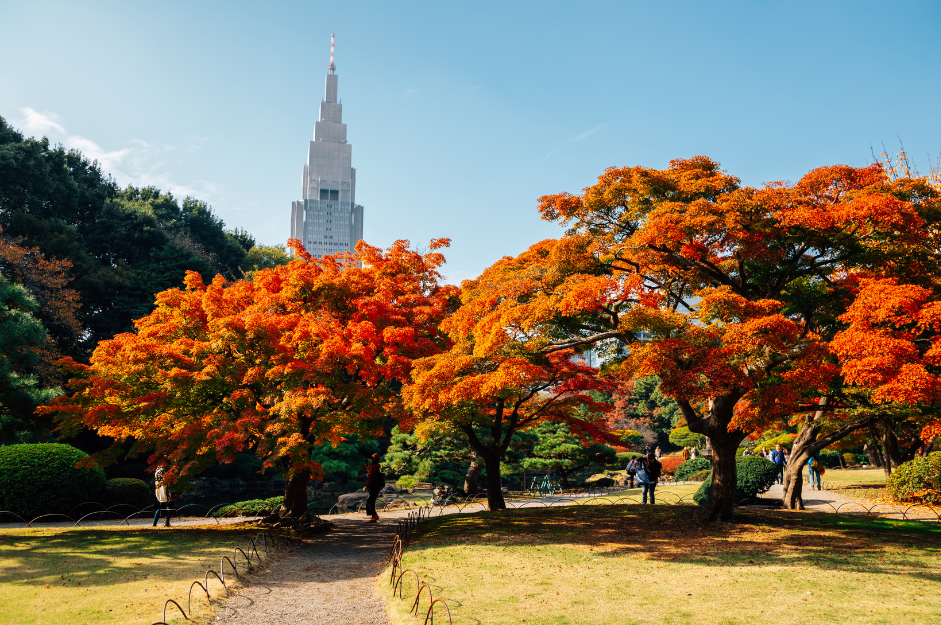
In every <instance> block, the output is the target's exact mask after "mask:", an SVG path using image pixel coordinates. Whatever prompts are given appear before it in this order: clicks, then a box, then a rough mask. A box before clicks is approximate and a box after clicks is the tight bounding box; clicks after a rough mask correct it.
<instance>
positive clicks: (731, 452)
mask: <svg viewBox="0 0 941 625" xmlns="http://www.w3.org/2000/svg"><path fill="white" fill-rule="evenodd" d="M744 438H745V434H744V433H743V432H741V431H739V430H736V431H735V432H729V431H727V430H726V431H725V432H724V433H723V432H714V433H713V435H710V436H709V443H710V446H711V447H712V490H711V494H710V496H709V499H708V500H707V501H706V503H705V504H703V505H702V506H701V507H700V508H699V509H698V510H697V518H699V520H700V521H704V522H708V523H712V522H715V521H731V520H732V516H733V513H732V509H733V507H734V506H735V488H736V485H737V482H738V473H737V471H736V467H735V456H736V452H737V451H738V445H739V443H741V442H742V440H743V439H744Z"/></svg>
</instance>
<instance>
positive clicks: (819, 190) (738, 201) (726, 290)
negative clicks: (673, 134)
mask: <svg viewBox="0 0 941 625" xmlns="http://www.w3.org/2000/svg"><path fill="white" fill-rule="evenodd" d="M540 210H541V211H542V214H543V217H544V218H545V219H548V220H552V221H561V222H563V223H565V224H569V225H570V226H571V228H570V230H569V233H568V235H567V237H566V238H568V239H576V240H578V239H582V240H586V241H587V245H586V246H585V251H586V253H587V254H588V255H590V256H591V258H593V259H594V261H595V265H594V266H593V267H592V264H591V263H590V262H588V261H587V260H584V259H583V260H580V261H579V262H578V263H574V262H571V261H569V262H565V263H556V265H555V267H556V269H555V271H556V272H557V273H558V274H560V276H561V277H560V278H559V280H558V283H559V285H560V289H559V290H560V291H563V290H564V291H565V292H567V293H575V292H578V291H579V289H580V288H583V289H591V290H592V291H597V290H598V288H599V287H601V285H604V286H603V289H604V290H603V292H602V296H601V297H598V298H596V299H595V300H594V301H592V299H591V298H584V299H582V300H581V301H582V303H583V304H584V305H581V306H571V307H569V309H568V310H566V311H565V312H564V318H563V319H556V320H555V321H556V327H557V328H558V329H559V334H560V335H561V334H564V333H566V332H567V333H568V336H559V337H558V338H557V340H556V341H555V342H554V343H553V344H552V345H550V346H549V349H550V350H551V349H565V348H571V347H574V346H581V345H585V344H589V343H591V344H595V343H603V342H604V341H609V342H614V343H615V344H616V345H615V348H612V349H611V350H610V354H611V355H612V358H611V360H610V361H609V364H608V367H609V368H610V369H612V370H615V369H617V370H619V371H620V372H621V374H622V375H624V376H625V377H628V378H629V377H636V376H644V375H658V376H660V378H661V379H662V380H663V382H662V384H661V387H660V389H661V391H662V392H663V393H664V394H665V395H668V396H671V397H673V398H675V399H676V401H677V403H678V405H679V407H680V409H681V411H682V412H683V415H684V418H685V420H686V423H687V425H688V427H689V429H690V430H691V431H692V432H695V433H698V434H703V435H705V436H706V437H708V439H709V442H710V443H711V447H712V453H713V457H712V462H713V472H712V480H713V481H712V489H711V496H710V498H709V500H708V502H707V503H706V504H705V505H704V506H703V507H702V508H701V510H700V516H701V518H702V519H704V520H707V521H711V520H716V519H722V520H728V519H730V518H731V517H732V507H733V504H734V498H735V485H736V477H735V472H736V468H735V455H736V450H737V448H738V445H739V443H740V442H741V441H742V440H743V439H744V437H745V436H747V435H748V434H749V433H751V432H756V431H761V430H764V429H766V428H767V427H769V426H771V425H773V424H777V423H780V422H781V421H782V420H783V419H785V418H787V417H789V416H791V415H792V414H793V413H795V412H796V411H800V410H801V409H802V408H805V407H806V405H807V403H808V401H816V398H819V397H820V396H821V395H823V394H826V392H827V390H828V388H829V385H830V383H831V381H832V380H833V379H834V377H835V376H836V375H837V374H838V373H839V368H838V367H837V365H836V362H835V360H834V358H833V357H832V354H831V351H830V350H829V341H830V340H831V339H832V338H833V336H834V335H835V332H836V331H838V330H839V327H840V324H839V322H838V321H837V318H838V317H839V316H840V315H841V314H843V312H845V310H846V308H847V306H848V305H849V304H850V303H851V301H852V300H853V297H854V285H855V283H856V282H857V281H858V278H857V276H858V275H859V274H860V273H862V272H876V273H878V272H880V271H884V268H885V267H887V266H892V265H894V264H896V263H898V262H900V261H901V260H903V259H906V258H908V257H909V256H910V254H911V253H912V248H914V247H917V246H919V245H921V243H922V240H923V239H924V237H925V235H924V230H925V227H926V224H928V223H933V221H932V220H933V219H934V214H935V212H936V203H935V200H934V194H933V192H932V191H931V190H930V189H929V188H928V187H927V186H926V185H925V184H922V183H919V181H917V180H915V181H913V180H908V179H905V180H895V181H892V180H889V178H888V177H887V176H886V174H885V172H884V171H883V168H882V166H881V165H879V164H874V165H871V166H869V167H864V168H854V167H849V166H842V165H841V166H834V167H823V168H819V169H815V170H813V171H811V172H810V173H808V174H807V175H806V176H804V177H803V178H802V179H801V180H800V181H798V182H797V183H794V184H789V183H770V184H767V185H765V186H764V187H762V188H750V187H741V186H740V184H739V181H738V179H736V178H734V177H732V176H729V175H727V174H726V173H724V172H722V171H721V170H720V169H719V166H718V164H717V163H715V162H713V161H711V160H709V159H708V158H705V157H695V158H692V159H688V160H677V161H672V162H671V163H670V166H669V167H668V168H667V169H664V170H655V169H649V168H643V167H630V168H611V169H608V170H607V171H606V172H605V173H604V174H603V175H602V176H600V177H599V179H598V182H597V184H595V185H593V186H591V187H588V188H587V189H585V191H584V192H583V194H582V195H580V196H575V195H571V194H568V193H562V194H558V195H550V196H544V197H542V198H540ZM565 245H567V247H569V248H571V247H572V245H571V244H565ZM586 269H591V271H586ZM546 270H548V267H547V268H545V269H544V271H546ZM606 280H607V282H606ZM580 285H581V287H580ZM557 297H559V294H558V293H556V292H552V293H534V294H533V298H534V299H542V300H544V301H550V300H552V299H553V298H557ZM640 338H642V339H643V340H640ZM618 350H620V352H619V351H618Z"/></svg>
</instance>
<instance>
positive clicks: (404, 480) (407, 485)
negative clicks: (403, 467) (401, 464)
mask: <svg viewBox="0 0 941 625" xmlns="http://www.w3.org/2000/svg"><path fill="white" fill-rule="evenodd" d="M395 485H396V486H397V487H399V488H404V489H406V490H412V489H413V488H415V487H416V486H418V480H416V479H415V476H414V475H403V476H402V477H400V478H399V479H398V480H396V482H395Z"/></svg>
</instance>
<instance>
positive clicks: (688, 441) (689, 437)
mask: <svg viewBox="0 0 941 625" xmlns="http://www.w3.org/2000/svg"><path fill="white" fill-rule="evenodd" d="M670 442H671V443H673V444H674V445H676V446H677V447H699V448H700V449H701V448H702V447H703V446H705V444H706V437H705V436H703V435H702V434H696V433H694V432H690V431H689V428H688V427H686V426H685V425H684V426H683V427H679V428H676V429H674V430H672V431H671V432H670Z"/></svg>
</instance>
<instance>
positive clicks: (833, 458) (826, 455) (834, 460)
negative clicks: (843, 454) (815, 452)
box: [819, 449, 841, 469]
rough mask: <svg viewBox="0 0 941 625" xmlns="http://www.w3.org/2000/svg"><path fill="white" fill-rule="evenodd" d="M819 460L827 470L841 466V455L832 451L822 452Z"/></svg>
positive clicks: (825, 450)
mask: <svg viewBox="0 0 941 625" xmlns="http://www.w3.org/2000/svg"><path fill="white" fill-rule="evenodd" d="M819 458H820V464H822V465H823V467H824V468H825V469H833V468H835V467H839V466H841V465H840V453H839V452H837V451H833V450H832V449H824V450H823V451H821V452H820V456H819Z"/></svg>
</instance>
